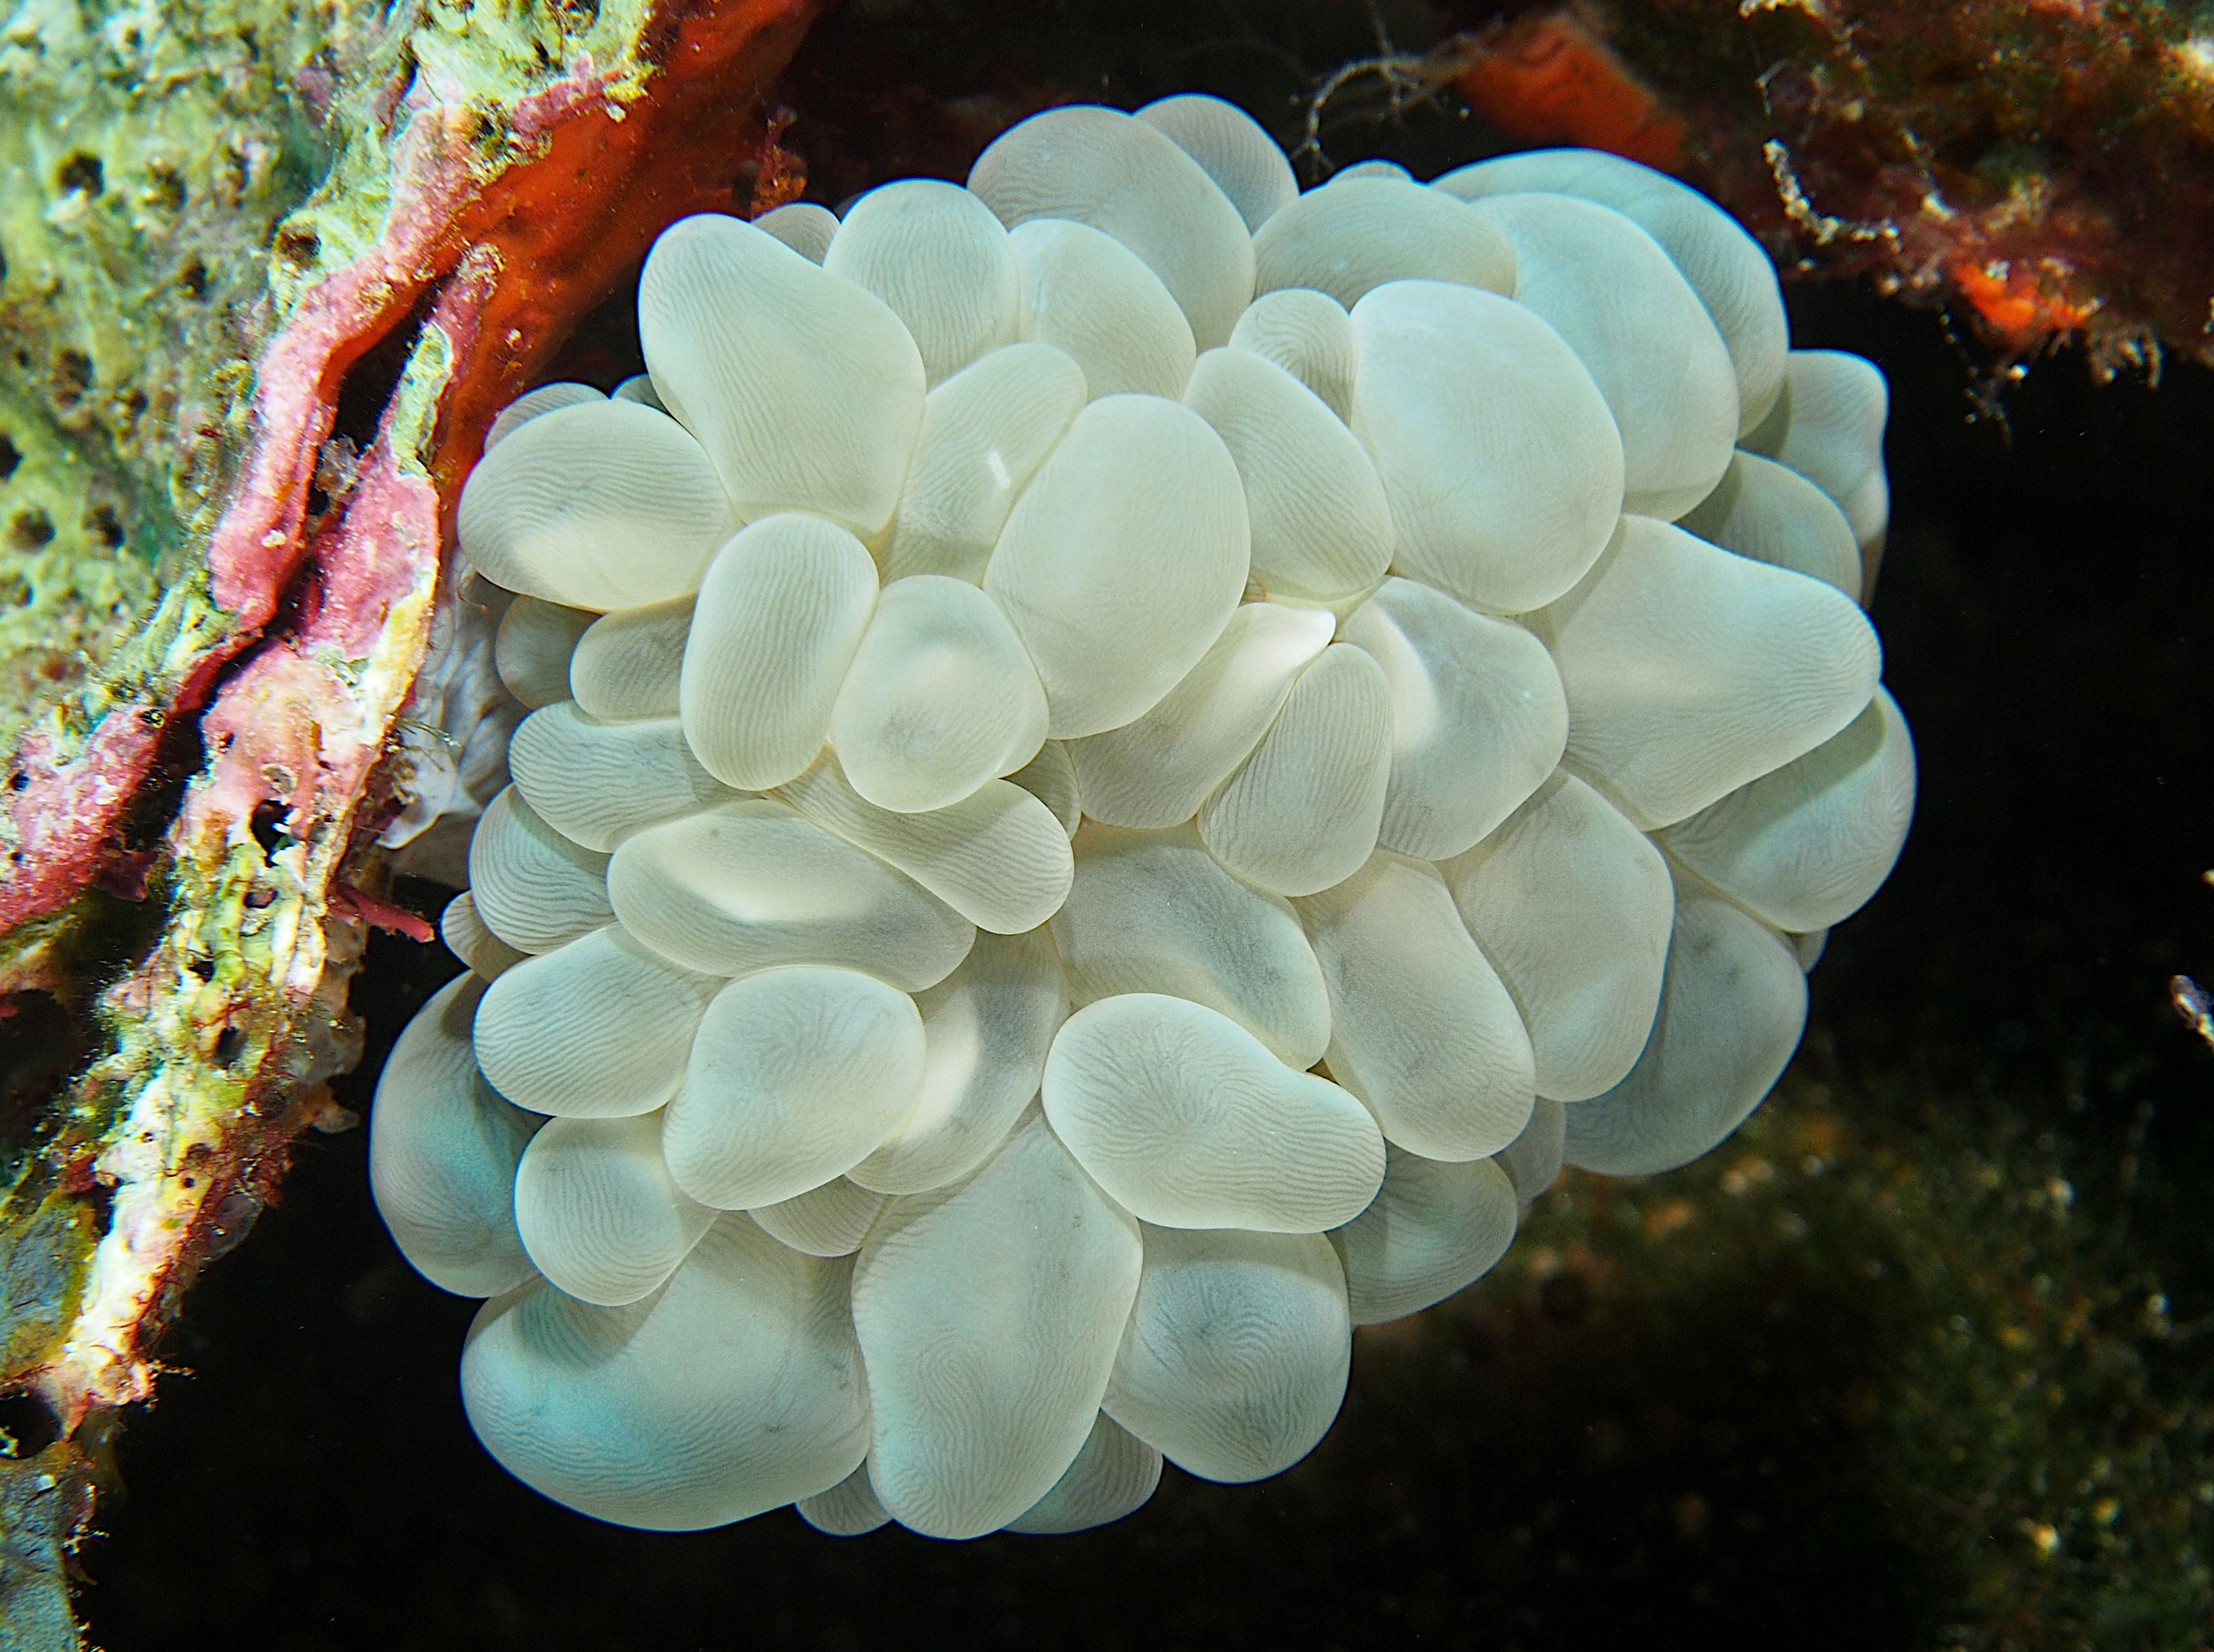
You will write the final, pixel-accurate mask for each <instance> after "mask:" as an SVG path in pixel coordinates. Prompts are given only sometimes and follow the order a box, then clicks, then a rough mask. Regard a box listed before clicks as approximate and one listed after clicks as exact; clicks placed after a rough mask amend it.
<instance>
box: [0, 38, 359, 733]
mask: <svg viewBox="0 0 2214 1652" xmlns="http://www.w3.org/2000/svg"><path fill="white" fill-rule="evenodd" d="M374 15H375V8H374V7H372V6H370V5H368V4H365V3H358V0H323V3H319V4H314V5H306V6H297V7H296V6H291V5H282V4H266V3H265V4H254V3H251V0H232V3H213V4H204V5H194V6H190V7H185V6H156V5H153V4H139V5H121V6H113V7H107V6H99V5H94V4H89V3H83V0H33V3H30V4H28V5H25V6H23V7H22V8H21V9H19V10H17V11H16V12H15V15H14V16H13V18H12V19H11V20H10V21H8V22H7V24H6V25H5V27H4V30H0V260H4V266H0V473H4V477H0V659H4V660H6V661H7V662H8V670H7V671H6V673H5V675H4V676H0V750H13V749H14V748H15V745H16V743H17V742H18V740H19V738H20V737H21V735H22V734H23V732H24V731H25V730H26V728H27V727H28V725H31V724H33V723H34V721H38V720H40V719H42V718H44V719H49V720H50V722H51V725H52V729H53V731H54V732H55V733H57V734H58V735H60V736H62V737H64V738H67V737H70V736H72V735H76V734H81V733H82V732H83V731H84V730H85V729H86V728H88V727H89V725H91V724H92V723H93V722H95V721H96V720H97V719H98V718H99V716H100V714H101V712H102V711H104V710H105V709H106V708H107V707H108V706H109V705H111V704H113V703H115V702H116V701H118V700H120V699H123V698H125V697H126V695H127V694H128V691H129V689H130V688H133V687H144V685H146V684H149V683H161V682H164V681H167V680H173V679H172V676H171V674H173V673H174V670H176V668H177V665H178V664H179V662H180V659H182V658H186V657H187V656H188V655H189V653H190V652H192V650H191V648H190V646H189V645H190V643H191V642H192V641H193V640H195V639H198V638H200V637H204V636H205V635H206V634H208V633H210V632H211V631H215V630H219V628H220V626H221V621H220V616H219V615H216V614H215V613H214V612H213V610H212V609H211V604H210V603H208V600H207V597H206V594H205V587H204V584H201V583H200V582H199V581H198V580H197V579H196V578H194V576H193V566H192V565H193V555H192V547H193V545H194V544H195V543H196V542H197V541H199V540H200V539H202V538H204V536H205V533H206V531H207V529H209V527H211V525H212V523H213V519H214V515H215V513H216V511H217V510H218V509H219V507H220V504H221V501H222V499H223V496H224V493H225V492H226V489H227V487H228V486H229V482H230V481H231V480H232V478H233V476H234V474H235V468H236V463H237V460H238V456H239V455H240V453H241V452H242V449H243V446H244V440H243V438H244V436H245V433H246V411H245V401H246V397H247V395H248V393H249V392H250V389H251V387H252V384H253V378H254V372H253V367H252V359H253V356H254V352H255V350H256V348H257V347H258V346H259V345H260V342H261V340H263V339H264V338H265V337H266V334H267V332H268V329H269V325H270V319H271V318H270V315H269V311H268V307H267V305H266V303H265V302H264V291H265V287H266V266H267V265H268V263H269V260H270V257H271V254H270V253H269V251H268V250H267V249H268V248H269V247H270V244H271V241H272V232H273V230H274V229H275V227H276V225H277V224H278V222H279V221H280V220H281V218H282V217H283V216H284V213H286V212H287V211H290V210H291V208H292V207H293V206H294V205H297V203H298V202H299V201H300V200H301V199H303V197H304V196H305V195H306V194H307V193H308V192H309V190H310V189H312V188H313V187H315V184H316V183H317V181H318V180H320V179H321V176H322V175H323V174H324V172H325V171H326V170H327V167H328V164H329V156H328V154H327V150H326V147H325V144H324V140H323V138H322V136H321V128H320V126H319V124H318V106H319V104H320V103H323V102H327V98H328V96H329V93H330V90H331V89H334V88H335V85H336V77H337V76H338V75H339V73H340V72H341V71H342V70H343V68H344V67H345V65H346V63H347V62H348V61H349V60H350V58H352V56H353V55H355V54H356V53H357V52H358V50H359V49H360V44H361V42H362V40H363V37H364V28H365V27H366V24H367V20H369V19H370V18H371V17H373V16H374ZM180 643H181V644H184V645H187V646H181V647H180V646H179V645H180Z"/></svg>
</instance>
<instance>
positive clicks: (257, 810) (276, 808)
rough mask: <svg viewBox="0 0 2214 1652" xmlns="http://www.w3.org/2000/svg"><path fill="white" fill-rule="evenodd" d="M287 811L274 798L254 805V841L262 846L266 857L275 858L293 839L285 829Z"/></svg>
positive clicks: (262, 851) (268, 858)
mask: <svg viewBox="0 0 2214 1652" xmlns="http://www.w3.org/2000/svg"><path fill="white" fill-rule="evenodd" d="M287 812H288V811H287V810H286V809H285V807H284V805H283V804H281V803H278V802H277V801H276V800H275V799H273V798H270V799H266V800H264V801H262V802H260V803H257V804H255V805H254V820H253V829H254V841H255V842H256V843H259V844H260V846H261V853H262V855H263V857H264V858H265V859H267V860H274V859H276V856H277V851H278V850H279V849H281V848H283V847H284V846H285V845H286V844H288V843H290V842H291V841H292V835H291V833H290V832H287V831H286V830H285V829H284V817H285V815H286V813H287Z"/></svg>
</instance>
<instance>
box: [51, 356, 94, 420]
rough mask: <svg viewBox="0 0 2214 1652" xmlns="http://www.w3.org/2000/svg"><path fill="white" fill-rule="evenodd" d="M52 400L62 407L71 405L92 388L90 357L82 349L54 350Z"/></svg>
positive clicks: (74, 404) (81, 398) (81, 399)
mask: <svg viewBox="0 0 2214 1652" xmlns="http://www.w3.org/2000/svg"><path fill="white" fill-rule="evenodd" d="M53 387H54V401H55V402H56V403H57V404H58V405H59V406H61V407H75V406H76V404H77V403H78V402H79V401H83V399H84V393H85V392H86V391H87V390H89V389H91V388H92V358H91V357H89V356H88V355H86V354H85V353H84V352H83V351H82V350H57V351H56V352H54V373H53Z"/></svg>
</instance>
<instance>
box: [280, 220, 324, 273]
mask: <svg viewBox="0 0 2214 1652" xmlns="http://www.w3.org/2000/svg"><path fill="white" fill-rule="evenodd" d="M322 249H323V242H322V237H321V236H318V235H317V234H316V233H315V231H314V230H313V229H309V227H308V226H307V225H306V224H304V223H288V224H286V225H285V226H284V228H283V229H279V230H278V232H277V256H278V257H279V258H281V259H284V260H285V261H287V262H288V263H292V264H309V263H312V262H314V261H315V254H317V253H319V252H321V251H322Z"/></svg>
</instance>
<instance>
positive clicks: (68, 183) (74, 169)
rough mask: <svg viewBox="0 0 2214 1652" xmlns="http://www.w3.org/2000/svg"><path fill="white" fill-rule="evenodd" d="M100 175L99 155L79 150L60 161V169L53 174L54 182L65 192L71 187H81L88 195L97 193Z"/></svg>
mask: <svg viewBox="0 0 2214 1652" xmlns="http://www.w3.org/2000/svg"><path fill="white" fill-rule="evenodd" d="M101 176H102V174H101V166H100V157H99V156H97V155H88V154H86V153H85V152H84V151H83V150H78V151H77V152H76V154H74V155H72V156H70V157H69V158H68V159H67V160H65V161H64V162H62V164H61V169H60V170H59V171H58V172H57V173H55V174H54V183H55V186H56V187H58V188H59V189H61V190H62V191H63V192H64V193H67V192H68V191H70V190H72V189H81V190H83V192H84V193H86V194H88V195H97V194H98V193H100V189H101Z"/></svg>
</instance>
